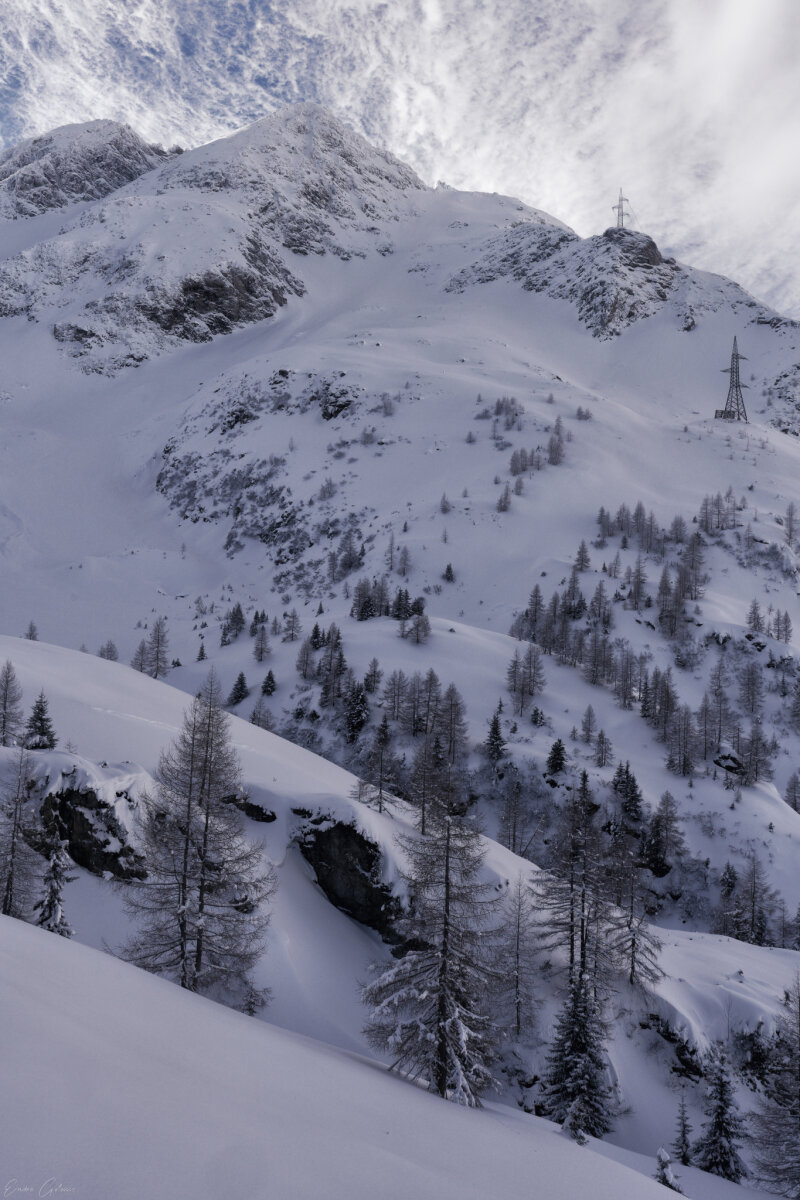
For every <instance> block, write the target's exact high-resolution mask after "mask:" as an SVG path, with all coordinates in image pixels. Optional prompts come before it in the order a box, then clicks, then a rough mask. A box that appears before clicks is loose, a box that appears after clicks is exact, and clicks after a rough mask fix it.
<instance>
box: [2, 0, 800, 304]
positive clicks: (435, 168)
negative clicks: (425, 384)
mask: <svg viewBox="0 0 800 1200" xmlns="http://www.w3.org/2000/svg"><path fill="white" fill-rule="evenodd" d="M297 99H313V100H318V101H319V102H320V103H322V104H325V105H326V106H327V107H329V108H331V109H332V110H333V111H335V112H337V113H339V114H340V115H341V116H343V117H345V118H346V119H347V120H348V121H349V123H350V124H352V125H353V126H354V127H356V128H357V129H359V130H360V131H361V132H363V133H365V134H366V135H367V136H368V137H370V138H371V139H372V140H373V141H376V142H378V143H381V144H383V145H385V146H388V147H389V148H390V149H391V150H393V151H394V152H395V153H396V154H398V155H400V156H401V157H402V158H404V159H406V160H407V161H409V162H410V163H411V164H412V165H413V166H414V167H415V168H416V169H417V170H418V171H419V173H420V174H421V175H422V176H423V178H425V179H426V180H427V181H429V182H432V183H434V182H436V180H438V179H443V180H445V181H446V182H448V183H450V184H452V185H454V186H457V187H464V188H471V189H484V190H489V191H501V192H506V193H510V194H512V195H517V196H519V197H521V198H522V199H523V200H525V201H526V202H527V203H529V204H533V205H535V206H537V207H539V208H543V209H545V210H546V211H548V212H551V213H552V214H554V215H555V216H557V217H559V218H560V219H562V220H564V221H566V222H567V223H568V224H570V225H572V226H573V227H574V228H575V229H576V230H577V231H578V233H580V234H583V235H587V234H590V233H595V232H599V231H601V230H602V229H604V228H605V227H606V226H607V225H608V224H610V223H612V221H613V220H614V216H613V214H612V212H611V205H612V204H613V203H614V202H615V200H616V196H617V193H618V190H619V188H620V186H622V187H623V188H624V192H625V195H626V196H627V197H629V198H630V201H631V204H632V207H633V210H634V214H635V217H636V221H635V224H636V226H637V228H640V229H643V230H645V231H646V232H647V233H650V234H651V235H652V236H653V237H655V239H656V241H657V242H658V243H659V245H660V246H661V248H662V250H664V251H665V252H671V253H674V254H677V256H678V257H679V258H681V259H682V260H684V261H686V262H689V263H692V264H693V265H695V266H700V267H706V268H708V269H709V270H716V271H720V272H722V273H724V274H726V275H729V276H732V277H733V278H735V279H737V280H738V281H739V282H741V283H743V284H744V285H745V286H746V287H748V288H749V289H750V290H751V291H753V292H754V293H755V294H756V295H758V296H759V297H760V298H763V299H766V300H768V301H769V302H771V303H773V304H774V305H775V306H776V307H778V308H779V309H781V310H783V311H788V312H792V313H793V314H795V315H797V316H800V277H799V272H798V262H800V200H799V196H800V137H799V136H798V134H799V133H800V129H799V128H798V127H799V125H800V0H388V2H385V3H384V2H380V3H378V2H376V0H349V2H345V0H291V2H289V0H274V2H270V0H3V2H2V5H0V139H1V140H2V143H3V144H4V145H10V144H12V143H13V142H15V141H18V140H19V139H20V138H21V137H23V136H26V135H29V134H32V133H40V132H43V131H45V130H46V129H48V128H52V127H53V126H55V125H61V124H65V123H66V122H69V121H85V120H90V119H93V118H95V117H113V118H116V119H124V120H128V121H129V122H130V123H131V124H132V125H133V126H134V127H135V128H137V129H138V130H139V131H140V132H141V133H143V134H145V135H146V136H148V137H149V138H151V139H154V140H157V141H162V142H164V143H166V144H171V143H173V142H175V141H179V142H180V143H182V144H184V145H195V144H198V143H199V142H201V141H206V140H208V139H209V138H211V137H214V136H218V135H220V134H222V133H224V132H226V131H227V130H229V129H232V128H236V127H238V126H241V125H243V124H246V123H248V122H249V121H251V120H254V119H255V118H257V117H258V116H261V115H263V114H264V113H266V112H268V111H270V110H271V109H273V108H275V107H277V106H278V105H280V104H283V103H286V102H290V101H292V100H297Z"/></svg>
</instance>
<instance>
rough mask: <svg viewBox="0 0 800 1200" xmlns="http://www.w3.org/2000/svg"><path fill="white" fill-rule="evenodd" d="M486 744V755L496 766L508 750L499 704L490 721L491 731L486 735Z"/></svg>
mask: <svg viewBox="0 0 800 1200" xmlns="http://www.w3.org/2000/svg"><path fill="white" fill-rule="evenodd" d="M484 746H485V750H486V757H487V758H488V760H489V762H490V763H491V764H492V766H494V767H496V766H497V764H498V763H499V761H500V759H501V758H502V757H503V755H504V754H505V752H506V743H505V738H504V737H503V733H502V730H501V728H500V708H499V706H498V708H497V710H496V711H495V712H494V713H493V714H492V718H491V720H490V721H489V733H488V735H487V737H486V742H485V743H484Z"/></svg>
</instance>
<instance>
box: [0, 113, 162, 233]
mask: <svg viewBox="0 0 800 1200" xmlns="http://www.w3.org/2000/svg"><path fill="white" fill-rule="evenodd" d="M170 157H171V155H170V154H168V153H167V151H165V150H164V149H163V148H162V147H161V146H153V145H148V144H147V143H146V142H144V141H143V140H142V139H141V138H140V137H139V135H138V134H137V133H134V131H133V130H132V129H131V128H130V126H129V125H120V124H118V123H117V122H116V121H90V122H88V123H87V124H85V125H65V126H62V128H60V129H54V130H52V132H50V133H46V134H43V135H42V136H41V137H36V138H29V139H28V140H27V141H24V142H20V143H19V145H17V146H13V147H12V148H11V149H10V150H6V152H5V153H4V154H0V214H2V215H4V216H10V217H32V216H35V215H36V214H37V213H41V212H46V211H47V210H48V209H52V208H63V207H64V206H65V205H67V204H72V203H74V202H75V201H76V200H100V199H102V198H103V197H104V196H108V195H109V194H110V193H111V192H113V191H116V189H117V188H120V187H123V186H124V184H126V183H130V182H131V181H132V180H134V179H137V178H138V177H139V176H140V175H143V174H144V173H145V172H146V171H150V170H152V169H153V167H155V166H158V165H159V164H160V163H163V162H164V161H165V160H166V159H167V158H170Z"/></svg>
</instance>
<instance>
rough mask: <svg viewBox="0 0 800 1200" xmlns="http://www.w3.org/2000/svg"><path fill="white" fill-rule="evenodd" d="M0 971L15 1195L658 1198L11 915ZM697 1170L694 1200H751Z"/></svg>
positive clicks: (372, 1067)
mask: <svg viewBox="0 0 800 1200" xmlns="http://www.w3.org/2000/svg"><path fill="white" fill-rule="evenodd" d="M0 965H1V966H2V970H0V997H1V999H0V1003H1V1004H2V1010H3V1030H4V1049H3V1061H4V1070H5V1072H6V1078H7V1079H8V1080H9V1081H11V1080H13V1103H9V1104H8V1105H7V1106H6V1109H5V1112H4V1117H3V1123H2V1129H1V1130H0V1163H1V1164H2V1167H1V1168H0V1169H1V1170H2V1172H3V1179H4V1186H5V1188H6V1192H7V1194H9V1195H10V1194H14V1193H13V1192H9V1191H8V1189H9V1187H14V1188H16V1189H18V1191H19V1193H23V1191H24V1190H25V1189H29V1194H33V1195H37V1194H41V1195H56V1194H58V1192H57V1191H56V1189H57V1188H60V1189H61V1193H67V1194H70V1193H71V1194H75V1195H79V1196H84V1197H86V1198H87V1200H105V1198H106V1197H109V1196H118V1197H120V1200H142V1198H143V1197H145V1196H172V1197H175V1200H189V1198H190V1197H195V1198H198V1197H199V1198H202V1200H212V1198H213V1197H222V1196H236V1197H237V1200H245V1198H246V1197H253V1200H256V1198H261V1197H264V1196H275V1197H280V1198H281V1200H284V1198H285V1200H290V1198H291V1200H312V1198H316V1197H318V1196H320V1195H321V1194H322V1195H325V1196H329V1197H331V1200H368V1198H372V1197H375V1196H382V1197H384V1196H385V1197H387V1198H392V1200H394V1198H397V1200H400V1197H404V1196H409V1195H414V1196H419V1197H422V1198H425V1200H427V1198H430V1200H433V1198H434V1197H439V1198H442V1197H446V1198H450V1197H452V1198H453V1200H455V1197H464V1198H470V1200H471V1198H474V1200H485V1198H486V1197H487V1196H504V1195H517V1194H520V1193H521V1192H522V1191H527V1190H530V1189H531V1188H535V1189H536V1191H537V1193H538V1194H541V1195H546V1196H547V1197H548V1198H551V1200H574V1198H575V1197H577V1196H579V1195H583V1194H585V1191H586V1187H587V1178H588V1177H590V1178H591V1193H592V1196H593V1197H596V1198H597V1200H623V1198H624V1200H628V1198H629V1197H630V1200H634V1198H635V1200H648V1198H649V1197H652V1198H653V1200H656V1197H658V1196H660V1195H662V1192H661V1190H660V1188H659V1185H658V1184H656V1183H654V1182H653V1181H652V1180H649V1179H646V1178H643V1176H642V1174H638V1173H635V1170H636V1168H637V1167H639V1168H641V1167H643V1166H644V1163H643V1161H642V1160H639V1161H637V1160H636V1158H635V1156H629V1157H630V1161H631V1162H632V1164H633V1166H634V1170H631V1169H630V1167H629V1166H627V1165H626V1164H625V1162H624V1160H625V1158H626V1156H625V1155H624V1154H620V1155H619V1157H620V1158H621V1159H622V1160H623V1161H622V1162H616V1161H614V1160H613V1159H612V1158H609V1157H607V1156H606V1153H605V1152H603V1153H602V1155H601V1154H597V1153H595V1152H594V1151H595V1150H597V1149H600V1147H599V1146H598V1145H597V1144H596V1143H592V1144H591V1147H587V1148H580V1147H577V1146H575V1144H574V1143H572V1142H570V1141H569V1140H568V1139H566V1138H564V1137H562V1136H561V1135H560V1134H559V1132H558V1130H557V1129H556V1127H554V1126H553V1125H551V1124H550V1123H549V1122H546V1121H542V1120H540V1119H538V1118H535V1117H528V1116H525V1115H524V1114H523V1113H520V1112H515V1111H514V1110H512V1109H508V1108H503V1107H501V1106H498V1105H496V1104H494V1103H490V1104H489V1105H488V1106H487V1108H486V1110H485V1111H483V1112H476V1111H474V1110H467V1109H463V1108H459V1107H457V1106H455V1105H450V1104H443V1103H442V1102H441V1101H440V1100H439V1099H438V1098H437V1097H434V1096H431V1095H428V1094H427V1093H426V1092H424V1091H422V1090H420V1089H419V1088H416V1087H414V1086H413V1085H411V1084H407V1083H403V1082H400V1081H398V1080H397V1079H394V1078H391V1077H390V1076H388V1075H387V1073H386V1072H385V1070H384V1069H383V1068H381V1067H379V1066H377V1065H376V1064H374V1063H372V1062H370V1061H368V1060H366V1059H365V1058H363V1057H361V1056H359V1055H354V1054H348V1053H346V1052H343V1051H341V1050H337V1049H334V1048H332V1047H330V1046H326V1045H324V1044H322V1043H320V1042H318V1041H314V1040H312V1039H309V1038H304V1037H299V1036H297V1035H296V1034H290V1033H287V1032H285V1031H284V1030H281V1029H278V1028H275V1027H273V1026H270V1025H267V1024H264V1023H263V1022H256V1021H253V1020H252V1019H251V1018H248V1017H245V1016H242V1015H240V1014H237V1013H233V1012H230V1011H228V1010H226V1009H224V1008H222V1007H220V1006H218V1005H215V1004H213V1003H212V1002H210V1001H206V1000H203V999H202V998H200V997H197V996H193V995H189V994H186V993H182V992H181V991H180V990H179V989H178V988H176V987H174V986H172V985H171V984H169V983H166V982H164V981H163V980H160V979H154V978H151V977H148V976H147V975H145V974H144V973H143V972H140V971H137V970H136V969H135V968H134V967H130V966H128V965H126V964H124V963H120V962H118V961H114V960H112V959H110V958H108V957H106V956H103V955H101V954H98V953H97V951H94V950H90V949H87V948H86V947H84V946H80V945H76V944H74V943H69V942H66V941H64V940H62V939H60V938H56V937H55V936H53V935H51V934H47V933H44V932H42V931H40V930H38V929H33V928H30V927H28V926H25V925H23V924H22V923H20V922H16V921H12V920H10V919H9V918H7V917H3V918H0ZM320 982H322V981H320ZM653 1163H654V1160H653ZM649 1165H653V1164H649ZM645 1170H646V1168H645ZM688 1174H689V1175H690V1176H691V1183H690V1186H689V1187H688V1188H687V1189H686V1194H687V1195H689V1196H693V1197H697V1198H699V1200H717V1198H719V1200H723V1198H727V1197H733V1196H734V1195H736V1196H738V1197H739V1198H740V1200H746V1198H747V1197H748V1196H751V1195H753V1193H751V1192H749V1190H748V1189H744V1188H737V1189H736V1190H735V1191H734V1189H733V1185H731V1184H727V1185H726V1184H723V1183H722V1181H719V1180H713V1179H711V1178H710V1177H708V1176H705V1177H703V1176H702V1175H701V1174H700V1172H696V1171H690V1172H688ZM695 1183H696V1184H697V1187H696V1188H695V1186H694V1185H695ZM48 1186H49V1187H50V1188H51V1191H49V1192H48V1191H46V1190H42V1189H46V1188H47V1187H48Z"/></svg>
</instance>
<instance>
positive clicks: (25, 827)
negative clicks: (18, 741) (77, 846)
mask: <svg viewBox="0 0 800 1200" xmlns="http://www.w3.org/2000/svg"><path fill="white" fill-rule="evenodd" d="M32 786H33V784H32V780H31V760H30V755H29V754H28V753H27V751H26V750H25V749H24V747H20V749H19V750H18V752H17V753H16V754H15V756H14V760H13V764H10V765H9V767H8V768H7V771H6V774H5V776H4V778H3V780H2V786H1V787H0V895H1V897H2V898H1V899H0V912H2V914H3V916H5V917H18V918H20V919H22V920H27V918H28V916H29V913H30V908H31V904H32V901H33V896H34V894H35V890H36V884H37V879H38V872H39V860H38V855H37V854H36V853H35V851H34V850H32V849H31V846H30V844H29V838H30V837H31V834H32V833H33V831H34V830H35V819H34V818H33V816H32V815H31V813H30V812H29V807H30V805H29V801H30V793H31V788H32Z"/></svg>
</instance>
